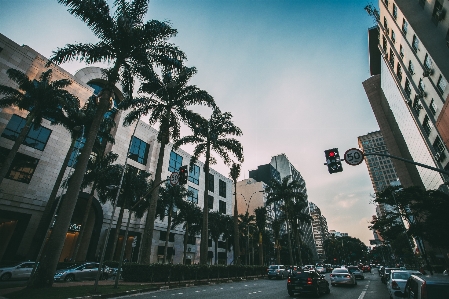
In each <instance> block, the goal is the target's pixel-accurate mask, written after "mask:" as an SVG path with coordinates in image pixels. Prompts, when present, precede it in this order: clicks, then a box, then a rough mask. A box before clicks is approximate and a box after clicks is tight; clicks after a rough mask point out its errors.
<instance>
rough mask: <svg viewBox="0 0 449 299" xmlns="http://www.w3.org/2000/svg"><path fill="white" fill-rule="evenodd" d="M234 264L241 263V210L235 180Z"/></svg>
mask: <svg viewBox="0 0 449 299" xmlns="http://www.w3.org/2000/svg"><path fill="white" fill-rule="evenodd" d="M234 195H235V199H234V265H240V244H239V212H238V209H237V181H236V182H234Z"/></svg>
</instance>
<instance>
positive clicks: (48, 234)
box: [28, 125, 84, 286]
mask: <svg viewBox="0 0 449 299" xmlns="http://www.w3.org/2000/svg"><path fill="white" fill-rule="evenodd" d="M80 130H81V140H82V139H83V138H84V125H82V126H81V127H80V126H76V127H74V131H76V132H78V131H80ZM80 144H81V143H79V144H78V146H77V147H76V150H75V159H77V158H78V154H79V151H80V149H81V145H80ZM73 170H74V167H71V168H70V171H69V174H68V175H67V179H66V180H65V181H64V183H63V185H62V191H61V194H60V195H59V198H58V200H57V201H56V202H57V204H56V208H55V211H54V212H53V215H52V217H51V221H50V224H49V225H48V228H47V232H46V233H45V237H44V241H43V242H42V245H41V248H40V249H39V253H38V255H37V257H36V263H35V264H34V268H33V271H32V272H31V275H30V278H29V280H28V286H32V284H33V281H34V278H35V273H36V270H37V268H38V267H39V260H40V259H41V255H42V252H43V251H44V247H45V245H46V243H47V238H49V236H50V229H51V227H52V226H53V223H54V222H55V220H56V216H57V215H56V213H58V209H59V205H60V204H61V201H62V200H61V199H62V195H63V194H64V190H65V189H66V187H67V184H68V181H69V178H70V176H71V175H72V172H73Z"/></svg>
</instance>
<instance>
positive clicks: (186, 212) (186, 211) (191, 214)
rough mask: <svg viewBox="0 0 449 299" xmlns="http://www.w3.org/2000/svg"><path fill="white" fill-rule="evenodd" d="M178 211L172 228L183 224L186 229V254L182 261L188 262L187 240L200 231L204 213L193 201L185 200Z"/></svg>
mask: <svg viewBox="0 0 449 299" xmlns="http://www.w3.org/2000/svg"><path fill="white" fill-rule="evenodd" d="M178 211H179V212H178V213H177V214H176V215H175V217H174V219H173V223H172V229H174V228H175V227H176V226H178V225H181V224H182V226H183V229H184V256H183V259H182V263H183V264H184V265H185V264H186V253H187V242H188V240H189V236H193V235H195V234H197V233H199V232H200V230H201V222H202V217H203V215H202V214H201V209H200V208H199V207H198V206H197V205H196V204H195V203H193V202H191V201H183V202H181V203H180V205H179V206H178Z"/></svg>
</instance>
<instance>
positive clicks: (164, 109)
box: [122, 67, 215, 264]
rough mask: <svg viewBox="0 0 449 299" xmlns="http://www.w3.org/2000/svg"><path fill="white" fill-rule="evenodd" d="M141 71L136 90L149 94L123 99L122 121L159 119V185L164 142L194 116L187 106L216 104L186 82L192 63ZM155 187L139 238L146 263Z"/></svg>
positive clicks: (178, 133) (152, 220)
mask: <svg viewBox="0 0 449 299" xmlns="http://www.w3.org/2000/svg"><path fill="white" fill-rule="evenodd" d="M141 73H142V76H143V77H144V78H145V82H143V83H142V85H141V87H140V90H139V91H140V93H141V94H143V93H146V94H152V96H151V97H146V96H142V97H139V98H134V99H130V100H128V101H124V102H123V103H122V107H123V108H124V109H129V108H133V109H134V110H132V111H131V112H130V113H129V114H128V115H127V116H126V117H125V121H124V124H125V125H127V124H130V123H132V122H133V121H135V120H138V119H140V118H141V117H142V116H146V115H148V114H150V115H149V120H148V122H149V124H150V125H154V124H156V123H158V122H159V133H158V136H157V138H158V141H159V143H160V149H159V157H158V160H157V161H158V162H157V166H156V173H155V177H154V183H155V186H158V185H159V184H160V182H161V178H162V165H163V162H164V156H165V147H166V145H167V144H168V143H169V141H170V139H171V138H172V139H173V140H175V141H176V140H178V139H179V137H180V126H181V123H182V122H183V123H187V122H188V121H189V120H190V119H191V118H193V117H194V116H195V113H194V112H192V111H191V110H189V109H188V106H191V105H207V106H209V107H215V102H214V100H213V98H212V97H211V96H210V95H209V94H208V93H207V92H206V91H204V90H201V89H199V88H198V87H196V86H194V85H187V83H188V81H189V80H190V79H191V78H192V76H193V75H195V74H196V69H195V68H194V67H192V68H187V67H185V68H183V69H182V70H181V71H180V72H178V73H174V72H172V71H170V70H164V71H163V73H162V75H161V78H159V77H154V76H153V74H152V73H151V72H150V73H148V71H146V70H141ZM158 189H159V188H158V187H156V188H155V189H154V191H153V193H152V196H151V200H150V208H149V212H148V214H147V219H146V222H145V230H144V235H143V240H142V246H143V248H142V256H141V261H142V262H143V263H147V264H148V263H150V257H151V245H152V239H153V230H154V220H155V216H156V215H155V211H156V208H157V198H158V195H159V190H158Z"/></svg>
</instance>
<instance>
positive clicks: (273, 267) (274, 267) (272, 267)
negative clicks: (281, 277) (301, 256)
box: [269, 266, 278, 269]
mask: <svg viewBox="0 0 449 299" xmlns="http://www.w3.org/2000/svg"><path fill="white" fill-rule="evenodd" d="M277 268H278V266H270V268H269V269H277Z"/></svg>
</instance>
